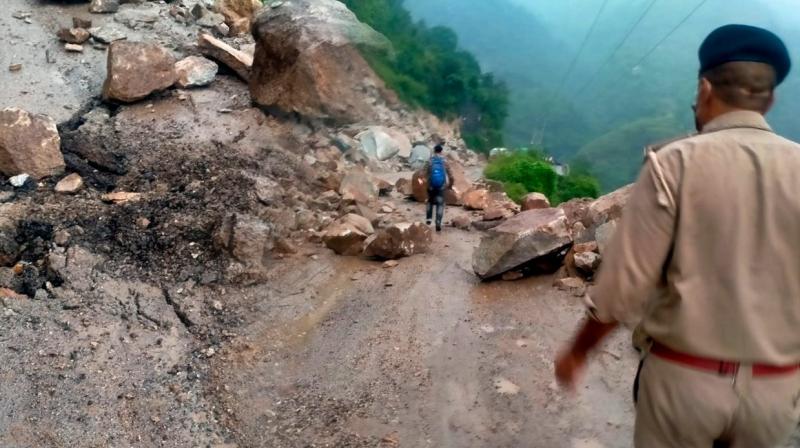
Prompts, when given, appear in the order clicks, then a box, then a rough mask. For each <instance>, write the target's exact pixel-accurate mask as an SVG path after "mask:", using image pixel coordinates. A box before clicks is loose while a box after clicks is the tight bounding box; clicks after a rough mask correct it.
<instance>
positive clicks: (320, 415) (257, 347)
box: [209, 204, 636, 448]
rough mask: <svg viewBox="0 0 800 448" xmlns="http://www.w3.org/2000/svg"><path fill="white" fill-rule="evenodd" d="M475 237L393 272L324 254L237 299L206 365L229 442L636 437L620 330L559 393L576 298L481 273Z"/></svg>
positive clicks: (537, 441) (446, 236)
mask: <svg viewBox="0 0 800 448" xmlns="http://www.w3.org/2000/svg"><path fill="white" fill-rule="evenodd" d="M401 208H403V209H405V210H404V211H405V212H407V213H409V214H412V215H413V214H418V213H422V206H421V205H418V204H413V205H412V204H405V205H403V206H402V207H401ZM479 238H480V235H479V233H477V232H463V231H459V230H455V229H452V228H446V229H445V231H444V232H443V233H441V234H438V235H436V236H435V242H434V245H433V249H432V251H431V253H429V254H426V255H420V256H415V257H412V258H407V259H404V260H401V262H400V265H399V266H397V267H395V268H384V267H382V265H381V264H380V263H377V262H372V261H367V260H361V259H357V258H341V257H333V256H332V255H326V254H322V255H320V256H319V258H317V259H316V260H314V259H312V258H309V259H308V262H306V263H303V264H301V265H300V264H297V263H292V264H289V263H287V264H285V265H283V266H282V268H281V269H280V270H279V272H275V273H274V279H273V282H272V283H271V284H272V285H273V286H274V289H271V290H270V291H261V292H260V293H256V294H254V295H253V297H252V298H251V301H250V303H248V304H246V305H245V304H242V307H243V309H246V310H248V311H247V313H246V316H245V317H244V320H245V322H246V323H245V324H244V325H243V326H242V327H241V328H240V329H239V331H238V336H237V338H236V339H235V340H233V341H232V343H231V345H230V346H228V347H227V348H226V349H225V350H223V351H222V352H221V353H220V355H219V356H217V357H215V358H214V359H213V361H212V371H213V374H212V378H213V379H212V380H211V384H210V385H209V387H210V388H211V391H210V393H211V394H212V395H214V396H215V400H216V402H217V403H218V405H217V406H218V407H220V408H221V409H222V415H223V418H222V423H223V424H224V425H225V426H226V427H227V428H228V429H230V430H231V431H232V432H231V434H233V436H232V437H233V439H234V440H235V443H236V444H237V445H238V446H248V447H310V446H330V447H351V446H402V447H426V446H430V447H587V448H588V447H592V448H599V447H626V446H630V444H631V443H630V441H631V433H632V424H633V414H632V408H633V406H632V403H631V399H630V395H631V394H630V386H631V383H632V379H633V373H634V370H635V364H636V356H635V354H634V353H633V351H632V349H631V347H630V343H629V340H628V335H627V334H624V333H621V334H618V335H617V337H616V338H614V339H613V340H612V341H611V342H610V343H609V344H608V345H607V347H605V350H604V351H603V352H602V353H601V354H600V355H598V357H597V358H596V359H595V362H594V363H593V364H592V366H591V369H590V372H589V373H588V377H587V381H586V382H585V386H584V387H583V389H582V390H580V392H579V393H578V394H577V395H576V396H570V395H569V394H565V393H563V392H562V391H560V390H559V389H558V387H557V386H556V384H555V382H554V379H553V374H552V369H553V367H552V359H553V357H554V355H555V354H556V351H557V350H558V349H559V348H560V346H561V344H562V343H563V342H564V341H566V340H567V339H568V337H569V335H570V333H571V332H572V331H573V330H574V328H575V325H576V324H577V323H578V322H579V320H580V319H581V317H582V315H583V310H582V307H581V304H580V300H579V299H577V298H575V297H573V296H571V295H569V294H567V293H562V292H560V291H557V290H555V289H553V288H552V287H551V282H552V279H550V278H548V277H539V278H530V279H525V280H521V281H517V282H496V283H489V284H482V283H480V282H479V281H478V280H477V279H476V277H475V276H474V275H473V274H472V270H471V256H472V251H473V248H474V247H475V246H476V245H477V243H478V241H479ZM329 257H330V258H329ZM275 285H278V286H275Z"/></svg>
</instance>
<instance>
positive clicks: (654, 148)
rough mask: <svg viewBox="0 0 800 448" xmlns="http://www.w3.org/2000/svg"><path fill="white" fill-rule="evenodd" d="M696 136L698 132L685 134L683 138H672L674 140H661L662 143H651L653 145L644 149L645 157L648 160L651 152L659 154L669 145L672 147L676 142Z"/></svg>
mask: <svg viewBox="0 0 800 448" xmlns="http://www.w3.org/2000/svg"><path fill="white" fill-rule="evenodd" d="M696 135H698V133H697V132H692V133H690V134H684V135H681V136H678V137H672V138H668V139H666V140H661V141H659V142H656V143H651V144H649V145H647V146H645V147H644V156H645V158H646V157H647V154H648V153H650V152H658V151H659V150H660V149H662V148H664V147H665V146H668V145H670V144H672V143H675V142H679V141H681V140H685V139H687V138H692V137H694V136H696Z"/></svg>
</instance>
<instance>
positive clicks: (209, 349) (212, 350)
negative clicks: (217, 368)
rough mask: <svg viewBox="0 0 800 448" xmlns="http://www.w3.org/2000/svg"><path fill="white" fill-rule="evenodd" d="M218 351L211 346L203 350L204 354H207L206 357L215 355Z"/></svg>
mask: <svg viewBox="0 0 800 448" xmlns="http://www.w3.org/2000/svg"><path fill="white" fill-rule="evenodd" d="M216 353H217V351H216V350H214V347H209V348H207V349H206V350H205V351H204V352H203V354H204V355H206V358H211V357H213V356H214V355H215V354H216Z"/></svg>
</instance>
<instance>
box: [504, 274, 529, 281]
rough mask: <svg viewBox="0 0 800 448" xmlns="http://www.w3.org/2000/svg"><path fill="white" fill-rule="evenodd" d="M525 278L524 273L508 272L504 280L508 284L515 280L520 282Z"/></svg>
mask: <svg viewBox="0 0 800 448" xmlns="http://www.w3.org/2000/svg"><path fill="white" fill-rule="evenodd" d="M524 276H525V275H523V274H522V272H519V271H508V272H506V273H505V274H503V277H502V279H503V280H504V281H507V282H513V281H514V280H519V279H521V278H522V277H524Z"/></svg>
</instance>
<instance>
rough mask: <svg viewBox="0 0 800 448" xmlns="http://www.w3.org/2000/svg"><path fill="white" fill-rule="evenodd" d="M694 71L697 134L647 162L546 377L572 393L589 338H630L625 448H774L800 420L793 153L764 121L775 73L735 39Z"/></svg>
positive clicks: (799, 188) (757, 50)
mask: <svg viewBox="0 0 800 448" xmlns="http://www.w3.org/2000/svg"><path fill="white" fill-rule="evenodd" d="M699 56H700V76H699V82H698V87H697V99H696V103H695V106H694V109H695V116H696V121H697V128H698V131H700V133H699V134H698V135H696V136H693V137H689V138H686V139H682V140H678V141H674V142H671V143H669V144H667V145H665V146H663V147H662V148H660V149H659V150H658V151H657V152H653V153H650V155H649V157H648V160H647V161H646V163H645V166H644V167H643V169H642V172H641V174H640V177H639V179H638V180H637V182H636V184H635V186H634V189H633V192H632V194H631V198H630V200H629V203H628V205H627V208H626V210H625V214H624V216H623V218H622V221H621V223H620V226H619V229H618V231H617V233H616V235H615V237H614V239H613V241H612V243H611V247H610V249H609V250H608V252H607V256H606V259H605V261H604V265H603V268H602V269H601V272H600V275H599V277H598V282H597V286H596V288H594V289H593V290H592V291H591V293H590V296H587V298H586V301H587V304H588V305H589V308H590V316H591V318H590V319H588V321H587V322H586V323H584V324H583V325H582V327H581V328H580V329H579V331H578V334H577V337H576V338H575V340H574V341H573V342H572V343H571V344H570V345H569V346H568V347H567V349H566V350H565V351H564V352H563V353H562V354H561V355H560V356H559V357H558V359H557V360H556V376H557V378H558V380H559V381H560V382H561V384H563V385H565V386H568V387H575V384H576V381H577V377H578V376H579V374H580V373H581V371H582V370H583V369H584V367H585V364H586V360H587V356H588V354H589V353H590V351H591V350H592V349H593V348H594V347H596V346H597V344H598V343H599V342H600V341H601V340H602V339H603V338H604V337H605V336H607V335H608V334H609V333H611V332H612V331H613V330H614V329H615V328H616V327H617V326H618V325H619V324H625V325H629V326H636V325H640V328H642V329H643V330H644V332H645V333H646V334H647V336H649V338H650V340H651V341H652V343H651V347H650V349H649V354H647V355H646V357H645V359H644V363H643V367H642V370H641V376H640V383H639V386H640V388H639V394H638V404H637V410H636V427H635V435H634V440H635V446H637V447H646V448H661V447H669V448H694V447H697V448H711V447H712V446H730V447H736V448H761V447H765V448H766V447H775V446H778V445H780V444H781V443H782V442H784V441H785V440H786V439H788V438H789V437H790V435H791V433H792V431H793V430H794V429H795V428H796V426H797V423H798V420H800V418H799V417H800V407H799V406H798V401H799V400H800V145H798V144H796V143H794V142H792V141H789V140H787V139H785V138H782V137H780V136H778V135H776V134H775V133H774V132H773V130H772V129H771V128H770V126H769V125H768V124H767V121H766V120H765V118H764V115H765V114H766V113H767V112H768V111H769V110H770V108H771V107H772V105H773V102H774V100H775V94H774V91H775V88H776V87H777V86H778V85H779V84H780V83H781V82H783V80H784V79H786V77H787V75H788V74H789V70H790V67H791V62H790V58H789V54H788V52H787V50H786V47H785V45H784V44H783V42H782V41H781V40H780V38H778V37H777V36H775V35H774V34H772V33H771V32H769V31H766V30H763V29H760V28H755V27H750V26H744V25H728V26H724V27H722V28H719V29H717V30H715V31H714V32H712V33H711V34H710V35H709V36H708V37H707V38H706V40H705V41H704V42H703V44H702V46H701V47H700V52H699Z"/></svg>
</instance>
